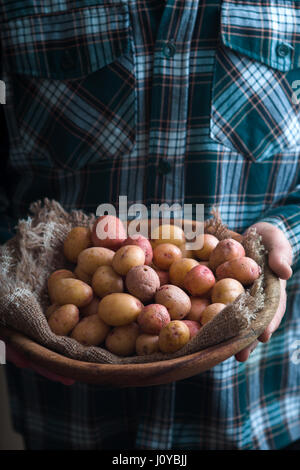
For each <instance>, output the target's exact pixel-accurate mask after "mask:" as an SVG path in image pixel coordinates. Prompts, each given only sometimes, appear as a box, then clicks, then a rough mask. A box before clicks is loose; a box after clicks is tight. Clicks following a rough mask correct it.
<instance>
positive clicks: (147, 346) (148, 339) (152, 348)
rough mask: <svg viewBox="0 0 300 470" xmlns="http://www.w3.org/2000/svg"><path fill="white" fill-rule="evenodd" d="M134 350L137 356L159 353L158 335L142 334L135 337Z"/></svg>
mask: <svg viewBox="0 0 300 470" xmlns="http://www.w3.org/2000/svg"><path fill="white" fill-rule="evenodd" d="M135 350H136V353H137V355H138V356H147V355H148V354H154V353H156V352H159V345H158V335H149V334H146V333H144V334H142V335H139V336H138V337H137V340H136V344H135Z"/></svg>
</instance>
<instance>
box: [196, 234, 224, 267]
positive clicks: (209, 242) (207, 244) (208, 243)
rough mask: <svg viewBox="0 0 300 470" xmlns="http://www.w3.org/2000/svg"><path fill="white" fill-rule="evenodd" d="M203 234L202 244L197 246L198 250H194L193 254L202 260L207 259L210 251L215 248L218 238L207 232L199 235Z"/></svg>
mask: <svg viewBox="0 0 300 470" xmlns="http://www.w3.org/2000/svg"><path fill="white" fill-rule="evenodd" d="M202 236H203V246H202V248H199V250H195V251H194V254H195V256H196V258H198V259H200V260H202V261H208V260H209V257H210V254H211V252H212V251H213V250H214V249H215V248H216V246H217V244H218V243H219V240H218V239H217V237H215V236H214V235H210V234H209V233H204V234H203V235H201V237H202Z"/></svg>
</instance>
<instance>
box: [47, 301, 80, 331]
mask: <svg viewBox="0 0 300 470" xmlns="http://www.w3.org/2000/svg"><path fill="white" fill-rule="evenodd" d="M78 322H79V310H78V308H77V307H76V305H72V304H66V305H63V306H62V307H59V308H58V309H57V310H55V311H54V312H53V313H52V315H51V316H50V318H49V319H48V324H49V327H50V329H51V330H52V331H53V333H55V334H56V335H58V336H68V334H70V333H71V331H72V330H73V328H75V326H76V325H77V323H78Z"/></svg>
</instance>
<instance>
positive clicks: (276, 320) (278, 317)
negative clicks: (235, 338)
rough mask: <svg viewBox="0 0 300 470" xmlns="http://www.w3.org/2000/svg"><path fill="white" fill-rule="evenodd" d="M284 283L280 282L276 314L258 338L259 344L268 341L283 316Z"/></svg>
mask: <svg viewBox="0 0 300 470" xmlns="http://www.w3.org/2000/svg"><path fill="white" fill-rule="evenodd" d="M285 287H286V281H282V280H281V281H280V301H279V306H278V309H277V312H276V313H275V315H274V318H273V319H272V321H271V322H270V323H269V325H268V326H267V328H266V329H265V331H264V332H263V333H262V334H261V335H260V336H259V338H258V340H259V341H260V342H261V343H266V342H268V341H269V340H270V338H271V336H272V334H273V333H274V331H276V330H277V328H278V327H279V325H280V323H281V320H282V318H283V316H284V314H285V310H286V290H285Z"/></svg>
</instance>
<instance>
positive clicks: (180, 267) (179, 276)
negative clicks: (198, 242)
mask: <svg viewBox="0 0 300 470" xmlns="http://www.w3.org/2000/svg"><path fill="white" fill-rule="evenodd" d="M198 264H199V263H198V261H196V260H195V259H192V258H182V259H179V260H178V261H174V262H173V263H172V264H171V266H170V269H169V279H170V283H171V284H174V285H175V286H178V287H181V288H182V289H183V288H184V278H185V276H186V274H187V273H188V272H189V271H190V270H191V269H192V268H194V267H195V266H198Z"/></svg>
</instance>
